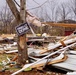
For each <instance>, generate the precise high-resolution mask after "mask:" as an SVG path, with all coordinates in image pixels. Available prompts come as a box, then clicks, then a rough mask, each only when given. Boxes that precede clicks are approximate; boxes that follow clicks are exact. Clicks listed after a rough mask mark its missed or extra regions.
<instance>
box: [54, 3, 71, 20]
mask: <svg viewBox="0 0 76 75" xmlns="http://www.w3.org/2000/svg"><path fill="white" fill-rule="evenodd" d="M70 14H71V10H70V8H69V7H68V5H67V3H62V4H61V5H59V6H58V7H57V9H56V14H55V15H56V19H59V20H60V21H64V20H66V19H67V17H68V16H69V15H70Z"/></svg>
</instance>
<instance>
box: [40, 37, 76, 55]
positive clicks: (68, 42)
mask: <svg viewBox="0 0 76 75" xmlns="http://www.w3.org/2000/svg"><path fill="white" fill-rule="evenodd" d="M63 42H64V44H65V45H68V44H71V43H74V42H76V37H75V38H72V39H69V40H65V41H63ZM60 46H62V43H61V42H57V43H56V44H54V45H52V46H51V45H50V44H49V45H48V49H47V51H42V52H40V53H41V54H42V53H46V52H50V51H51V50H53V49H56V48H58V47H60Z"/></svg>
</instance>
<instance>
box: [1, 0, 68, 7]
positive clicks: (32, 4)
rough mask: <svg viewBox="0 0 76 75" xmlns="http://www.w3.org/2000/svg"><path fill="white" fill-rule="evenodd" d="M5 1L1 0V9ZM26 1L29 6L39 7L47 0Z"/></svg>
mask: <svg viewBox="0 0 76 75" xmlns="http://www.w3.org/2000/svg"><path fill="white" fill-rule="evenodd" d="M5 1H6V0H0V9H1V8H2V7H3V6H4V5H5ZM16 1H17V2H19V1H20V0H16ZM26 1H27V6H28V7H27V8H32V7H37V6H39V5H41V4H43V3H44V2H46V1H47V0H26ZM49 1H51V0H49ZM56 1H57V2H58V3H60V2H67V1H69V0H56ZM36 2H37V3H36ZM38 4H39V5H38Z"/></svg>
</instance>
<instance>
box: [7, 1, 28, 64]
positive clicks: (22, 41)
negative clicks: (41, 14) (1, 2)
mask: <svg viewBox="0 0 76 75" xmlns="http://www.w3.org/2000/svg"><path fill="white" fill-rule="evenodd" d="M6 1H7V3H8V5H9V7H10V9H11V11H12V13H13V15H14V16H15V19H16V24H17V25H19V24H22V23H24V22H26V19H25V16H26V14H25V5H26V1H25V0H20V5H21V6H20V13H19V11H18V10H17V8H16V5H15V3H14V2H13V0H6ZM17 43H18V64H20V65H24V64H25V63H27V62H28V54H27V44H26V34H24V35H22V36H18V42H17Z"/></svg>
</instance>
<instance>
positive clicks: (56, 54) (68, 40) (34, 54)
mask: <svg viewBox="0 0 76 75" xmlns="http://www.w3.org/2000/svg"><path fill="white" fill-rule="evenodd" d="M36 40H37V39H35V40H33V42H34V41H36ZM37 41H38V40H37ZM39 41H43V40H40V39H39ZM42 44H43V43H42ZM15 52H18V50H17V43H16V42H15V41H14V42H13V43H11V44H10V43H8V44H6V43H5V44H1V45H0V53H7V54H8V53H15ZM28 56H29V60H30V62H31V63H29V64H25V65H24V66H23V68H22V69H20V70H18V71H17V72H15V73H13V74H12V75H16V74H18V73H20V72H22V71H23V70H25V69H27V68H36V69H38V70H43V69H44V68H46V65H49V66H50V65H52V66H53V67H56V68H60V69H62V70H64V71H66V72H74V71H75V70H76V68H75V67H74V66H75V65H76V64H75V62H76V60H75V59H76V35H75V34H74V33H73V34H71V35H70V36H67V37H64V38H63V39H61V40H59V41H58V42H54V43H50V42H49V44H48V45H47V47H44V45H43V48H41V47H38V48H36V47H34V46H28ZM7 59H8V58H7ZM71 60H72V61H71ZM8 61H9V62H6V63H5V62H4V61H3V63H4V64H5V65H7V64H8V63H10V62H11V60H10V59H8Z"/></svg>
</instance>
